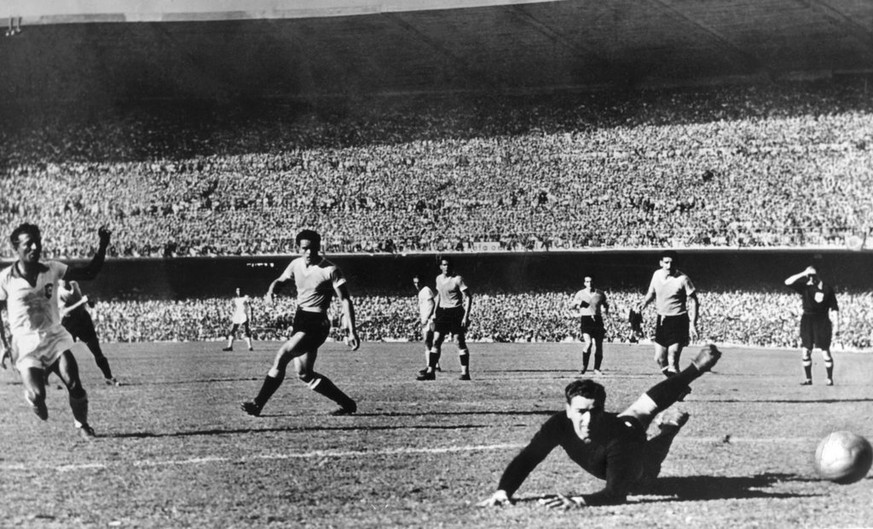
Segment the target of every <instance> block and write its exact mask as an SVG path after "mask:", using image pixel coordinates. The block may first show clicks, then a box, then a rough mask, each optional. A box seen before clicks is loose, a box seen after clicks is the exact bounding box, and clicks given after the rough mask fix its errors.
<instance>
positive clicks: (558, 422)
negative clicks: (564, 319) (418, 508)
mask: <svg viewBox="0 0 873 529" xmlns="http://www.w3.org/2000/svg"><path fill="white" fill-rule="evenodd" d="M720 357H721V352H719V350H718V349H717V348H716V347H715V346H714V345H710V346H708V347H704V348H703V349H701V350H700V352H699V353H698V354H697V357H696V358H695V359H694V360H693V361H692V363H691V365H690V366H688V367H687V368H685V370H683V371H681V372H679V373H677V374H676V375H675V376H673V377H670V378H667V379H666V380H662V381H661V382H659V383H658V384H656V385H654V386H652V387H651V388H650V389H649V390H648V391H646V392H645V393H644V394H643V395H642V396H640V397H639V398H638V399H637V400H636V401H635V402H634V403H633V404H631V406H630V407H629V408H627V409H626V410H625V411H623V412H621V413H619V414H615V413H609V412H606V411H605V410H604V408H605V404H606V390H605V389H604V387H603V386H602V385H600V384H598V383H597V382H594V381H593V380H590V379H587V380H576V381H574V382H571V383H570V384H569V385H568V386H567V388H566V389H565V397H566V409H565V410H564V411H562V412H558V413H556V414H554V415H552V417H551V418H550V419H548V420H547V421H546V422H545V424H543V426H542V427H541V428H540V430H539V431H538V432H537V433H536V435H534V437H533V439H531V441H530V442H529V443H528V445H527V446H526V447H525V448H523V449H522V450H521V452H519V454H518V455H516V456H515V458H514V459H513V460H512V461H511V462H510V463H509V466H507V467H506V470H505V471H504V472H503V476H502V477H501V478H500V482H499V484H498V485H497V491H496V492H494V494H492V495H491V496H490V497H489V498H487V499H485V500H483V501H481V502H480V503H479V504H478V505H479V506H480V507H487V506H493V505H507V504H511V503H514V500H513V497H512V496H513V494H515V491H516V490H518V488H519V487H520V486H521V484H522V483H523V482H524V480H525V479H526V478H527V476H528V475H530V473H531V472H532V471H533V470H534V469H535V468H536V467H537V465H539V464H540V463H541V462H542V461H543V460H544V459H545V458H546V456H548V455H549V453H550V452H551V451H552V450H553V449H554V448H556V447H557V446H560V447H561V448H563V449H564V451H565V452H566V453H567V455H568V456H569V457H570V459H572V460H573V462H574V463H576V464H577V465H579V466H580V467H582V468H583V469H584V470H586V471H587V472H589V473H590V474H592V475H594V476H595V477H597V478H600V479H603V480H606V485H605V486H604V488H603V489H602V490H600V491H598V492H594V493H592V494H579V495H573V496H565V495H562V494H555V495H552V496H548V497H546V498H543V499H541V500H540V503H541V504H543V505H545V506H546V507H550V508H564V509H568V508H572V507H584V506H588V505H590V506H595V505H614V504H619V503H624V502H625V501H626V500H627V496H628V493H630V492H631V491H632V490H634V489H635V488H637V487H639V486H641V485H646V484H648V483H649V482H651V481H652V480H654V479H655V478H657V476H658V474H659V473H660V471H661V464H662V463H663V462H664V459H665V458H666V457H667V454H668V453H669V450H670V446H671V444H672V443H673V439H674V438H675V437H676V434H678V433H679V430H680V429H681V428H682V426H683V425H684V424H685V423H686V422H687V420H688V414H687V413H684V412H678V411H674V412H673V413H669V411H665V410H667V409H668V408H669V407H670V406H671V405H673V404H674V403H675V402H676V401H677V400H678V398H679V397H681V396H682V395H683V394H684V393H685V392H687V388H688V385H689V384H691V382H693V381H694V380H696V379H697V378H698V377H700V376H701V375H703V373H705V372H707V371H709V370H710V369H712V367H713V366H714V365H715V364H716V363H717V362H718V359H719V358H720ZM662 411H664V413H662V414H661V416H660V418H659V426H660V432H659V433H658V434H656V435H654V436H653V437H652V438H651V439H647V438H646V430H647V429H648V427H649V425H650V424H651V422H652V421H653V419H655V416H656V415H657V414H658V413H660V412H662Z"/></svg>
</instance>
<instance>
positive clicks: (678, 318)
mask: <svg viewBox="0 0 873 529" xmlns="http://www.w3.org/2000/svg"><path fill="white" fill-rule="evenodd" d="M677 261H678V256H677V254H676V252H674V251H672V250H666V251H664V252H662V253H661V259H660V265H661V268H660V269H658V270H656V271H655V273H654V274H652V281H651V282H650V283H649V289H648V291H647V292H646V296H645V298H643V302H642V303H640V305H639V307H638V309H637V310H638V312H640V313H642V312H643V309H645V308H646V306H647V305H648V304H649V303H651V302H652V301H654V302H655V309H656V311H657V313H658V318H657V320H656V322H655V362H657V363H658V367H659V368H660V369H661V372H662V373H664V375H666V376H672V375H674V374H676V373H677V372H678V371H679V357H680V356H681V355H682V348H684V347H685V346H687V345H688V344H689V343H690V342H691V340H693V339H696V338H697V316H698V313H699V307H700V302H699V301H698V300H697V290H696V289H695V288H694V284H693V283H692V282H691V279H690V278H689V277H688V276H687V275H685V273H684V272H682V271H680V270H679V269H678V268H676V264H677Z"/></svg>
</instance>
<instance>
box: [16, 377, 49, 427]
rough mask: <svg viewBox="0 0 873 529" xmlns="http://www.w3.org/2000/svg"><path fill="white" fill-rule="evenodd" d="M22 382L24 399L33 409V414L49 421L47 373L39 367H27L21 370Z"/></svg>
mask: <svg viewBox="0 0 873 529" xmlns="http://www.w3.org/2000/svg"><path fill="white" fill-rule="evenodd" d="M20 373H21V382H22V384H24V398H25V400H27V402H28V404H30V406H31V407H32V408H33V412H34V413H35V414H36V416H37V417H39V418H40V419H42V420H44V421H45V420H47V419H48V408H47V407H46V405H45V371H44V370H43V369H40V368H37V367H27V368H23V369H21V370H20Z"/></svg>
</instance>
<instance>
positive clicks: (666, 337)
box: [655, 314, 690, 347]
mask: <svg viewBox="0 0 873 529" xmlns="http://www.w3.org/2000/svg"><path fill="white" fill-rule="evenodd" d="M689 324H690V320H689V319H688V314H680V315H679V316H661V315H658V321H657V322H656V323H655V343H656V344H658V345H660V346H663V347H670V346H671V345H673V344H679V345H680V346H681V347H685V346H686V345H688V342H689V336H688V326H689Z"/></svg>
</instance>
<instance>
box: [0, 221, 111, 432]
mask: <svg viewBox="0 0 873 529" xmlns="http://www.w3.org/2000/svg"><path fill="white" fill-rule="evenodd" d="M97 234H98V236H99V237H100V245H99V246H98V248H97V253H96V254H95V255H94V257H93V258H92V259H91V261H90V262H89V263H88V264H87V265H86V266H74V265H66V264H64V263H61V262H59V261H47V262H45V263H43V262H41V261H40V258H41V257H42V234H41V233H40V230H39V228H38V227H37V226H35V225H33V224H28V223H25V224H21V225H20V226H18V227H17V228H15V229H14V230H12V234H11V235H10V237H9V239H10V241H11V243H12V247H13V249H14V250H15V252H16V254H17V255H18V259H17V260H16V261H15V262H14V263H12V265H10V266H8V267H7V268H6V269H4V270H3V271H2V272H0V309H6V313H7V317H8V319H9V330H10V332H11V334H12V344H11V345H12V360H13V362H14V365H15V367H16V368H17V369H18V372H19V373H20V374H21V380H22V383H23V384H24V397H25V399H27V402H28V403H29V404H30V405H31V406H32V407H33V411H34V412H35V413H36V415H37V416H38V417H39V418H40V419H42V420H47V419H48V408H46V404H45V375H46V370H48V371H51V372H53V373H55V374H57V375H58V377H60V379H61V381H62V382H63V383H64V385H65V386H66V387H67V391H68V392H69V400H70V409H71V410H72V411H73V418H74V419H75V426H76V428H77V429H78V430H79V434H80V435H81V436H82V437H84V438H86V439H91V438H93V437H95V433H94V429H93V428H91V426H90V425H89V424H88V394H87V393H86V392H85V388H84V387H82V382H81V380H80V379H79V366H78V365H77V364H76V358H75V357H74V356H73V354H72V353H71V352H70V348H71V347H72V346H73V337H72V336H71V335H70V333H69V332H67V330H66V329H64V327H63V326H62V325H61V321H60V319H61V318H60V311H59V308H58V288H57V287H58V281H59V280H60V279H67V280H71V281H74V280H90V279H94V278H95V277H96V276H97V274H98V273H99V272H100V269H101V268H102V267H103V262H104V260H105V259H106V248H107V246H109V237H110V232H109V230H107V229H106V228H105V227H101V228H100V229H99V230H98V231H97ZM0 341H2V344H3V349H4V350H5V349H7V348H8V347H9V342H7V340H6V331H5V330H4V328H3V325H0Z"/></svg>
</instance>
